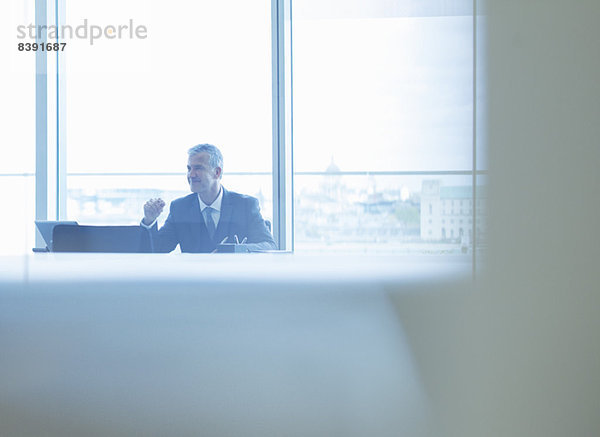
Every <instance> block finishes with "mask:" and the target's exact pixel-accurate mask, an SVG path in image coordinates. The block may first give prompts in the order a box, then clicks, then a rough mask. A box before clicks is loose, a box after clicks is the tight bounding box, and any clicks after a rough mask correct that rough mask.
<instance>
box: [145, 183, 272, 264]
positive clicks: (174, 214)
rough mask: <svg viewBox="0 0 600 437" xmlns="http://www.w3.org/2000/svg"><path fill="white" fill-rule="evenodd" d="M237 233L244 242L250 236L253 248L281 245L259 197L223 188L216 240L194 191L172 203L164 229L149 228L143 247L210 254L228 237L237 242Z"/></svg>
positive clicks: (156, 250) (158, 250) (153, 249)
mask: <svg viewBox="0 0 600 437" xmlns="http://www.w3.org/2000/svg"><path fill="white" fill-rule="evenodd" d="M235 235H237V236H238V238H239V240H240V241H242V239H243V238H244V237H247V238H248V240H247V242H246V243H247V244H248V246H249V249H250V250H269V249H276V248H277V247H276V245H275V241H273V237H272V236H271V233H270V232H269V230H268V229H267V226H266V225H265V221H264V219H263V218H262V215H261V214H260V209H259V206H258V200H257V199H256V198H254V197H251V196H246V195H243V194H238V193H234V192H233V191H227V190H226V189H225V188H223V200H222V202H221V216H220V219H219V223H218V225H217V229H216V231H215V235H214V238H213V239H211V238H210V237H209V236H208V231H207V229H206V225H205V224H204V218H203V216H202V213H201V212H200V204H199V203H198V195H197V194H196V193H192V194H190V195H188V196H185V197H181V198H179V199H175V200H174V201H172V202H171V207H170V211H169V216H168V217H167V221H166V222H165V224H164V225H163V226H162V228H160V230H159V229H158V226H157V225H156V224H154V226H152V227H151V228H150V229H148V232H147V233H146V235H145V237H144V242H143V246H145V248H149V249H150V251H152V252H162V253H166V252H171V251H172V250H173V249H175V248H176V247H177V245H178V244H179V246H180V247H181V251H182V252H193V253H210V252H212V251H213V250H215V248H216V247H217V244H219V243H220V242H221V241H223V239H224V238H225V237H228V240H227V242H228V243H233V242H234V236H235Z"/></svg>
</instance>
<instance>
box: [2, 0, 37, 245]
mask: <svg viewBox="0 0 600 437" xmlns="http://www.w3.org/2000/svg"><path fill="white" fill-rule="evenodd" d="M6 3H7V4H5V3H3V4H2V6H1V7H0V10H1V12H0V29H1V32H2V37H1V38H0V56H2V59H3V60H5V61H6V62H3V63H2V68H0V95H1V96H2V98H1V99H0V117H1V118H2V129H0V148H1V150H0V156H1V159H0V199H2V207H1V208H0V254H13V253H24V252H28V251H31V247H32V246H33V244H34V225H33V220H34V218H35V191H34V189H35V87H36V82H35V80H36V76H35V71H36V70H35V56H36V55H35V53H32V52H25V51H18V44H19V42H22V41H21V40H19V39H18V38H17V36H18V35H17V26H18V25H19V24H23V23H31V22H33V21H34V20H35V18H34V12H35V8H34V5H33V3H34V2H33V1H28V0H27V1H24V0H21V1H16V0H14V1H12V2H6Z"/></svg>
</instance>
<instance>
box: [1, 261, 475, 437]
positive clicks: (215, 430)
mask: <svg viewBox="0 0 600 437" xmlns="http://www.w3.org/2000/svg"><path fill="white" fill-rule="evenodd" d="M11 262H12V265H13V267H14V268H17V267H18V266H21V267H22V269H23V270H22V274H23V278H24V281H18V280H17V278H18V275H15V274H14V273H13V274H11V275H9V274H7V273H3V274H2V275H3V276H2V282H0V284H2V292H0V320H1V321H2V330H0V350H1V351H2V353H1V354H0V368H1V369H2V373H1V375H0V406H1V408H0V431H3V432H5V433H6V434H7V435H13V434H14V435H21V436H22V435H50V436H54V435H56V436H59V435H61V436H64V435H178V436H185V435H190V436H192V435H194V436H197V435H206V436H232V435H236V436H237V435H243V436H281V435H286V436H320V435H323V436H345V437H346V436H396V435H409V436H421V435H428V433H429V431H430V430H429V429H428V426H429V424H430V422H429V420H428V414H429V406H428V403H427V399H426V398H427V397H426V395H425V393H424V390H423V386H422V383H421V380H420V376H419V373H418V371H417V369H416V367H415V363H414V360H413V356H412V353H411V350H410V348H409V346H408V342H407V339H406V337H405V334H404V331H403V329H402V326H401V325H400V324H399V321H398V318H397V314H396V312H395V311H394V308H393V306H392V305H390V300H389V298H388V295H387V294H386V288H387V287H406V291H407V292H410V290H411V287H412V288H414V287H415V284H418V283H422V281H423V280H427V281H430V282H435V281H436V278H437V280H438V281H448V280H452V279H453V278H457V277H459V276H464V275H467V276H468V274H469V272H470V267H469V265H468V263H462V262H460V260H458V259H454V260H449V262H448V260H447V259H446V260H442V259H439V260H437V262H436V261H435V260H425V259H422V260H419V259H413V260H412V261H411V260H408V259H406V258H404V259H403V258H402V257H369V258H363V257H339V256H338V257H323V256H299V255H293V254H282V255H278V254H247V255H245V254H242V255H227V254H223V255H191V254H177V255H175V254H174V255H155V254H144V255H127V254H119V255H112V254H54V253H48V254H37V255H30V256H29V257H27V258H26V259H24V258H17V259H12V261H11ZM6 270H7V269H5V271H6ZM3 432H0V434H3Z"/></svg>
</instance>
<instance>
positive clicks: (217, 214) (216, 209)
mask: <svg viewBox="0 0 600 437" xmlns="http://www.w3.org/2000/svg"><path fill="white" fill-rule="evenodd" d="M221 202H223V187H221V188H219V195H218V196H217V198H216V199H215V201H214V202H213V203H212V204H210V205H207V204H206V203H204V202H203V201H202V199H200V194H198V203H199V204H200V214H202V217H204V208H206V207H207V206H210V207H211V208H212V211H211V214H212V218H213V221H214V222H215V229H216V228H217V226H219V219H220V218H221ZM157 220H158V218H156V219H155V220H154V221H153V222H152V223H151V224H149V225H147V224H145V223H144V220H142V221H141V223H140V224H141V225H142V226H143V227H144V228H146V229H150V228H151V227H152V226H154V224H155V223H156V221H157Z"/></svg>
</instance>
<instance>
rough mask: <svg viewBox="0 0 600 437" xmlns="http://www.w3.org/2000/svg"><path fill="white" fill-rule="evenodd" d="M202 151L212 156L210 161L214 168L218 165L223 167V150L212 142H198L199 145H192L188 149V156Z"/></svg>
mask: <svg viewBox="0 0 600 437" xmlns="http://www.w3.org/2000/svg"><path fill="white" fill-rule="evenodd" d="M202 152H206V153H208V155H209V156H210V159H209V161H208V163H209V164H210V166H211V167H212V168H213V169H215V168H217V167H220V168H221V169H223V155H221V151H220V150H219V149H218V148H217V147H216V146H213V145H212V144H198V145H197V146H194V147H191V148H190V149H189V150H188V157H190V156H193V155H197V154H198V153H202Z"/></svg>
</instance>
